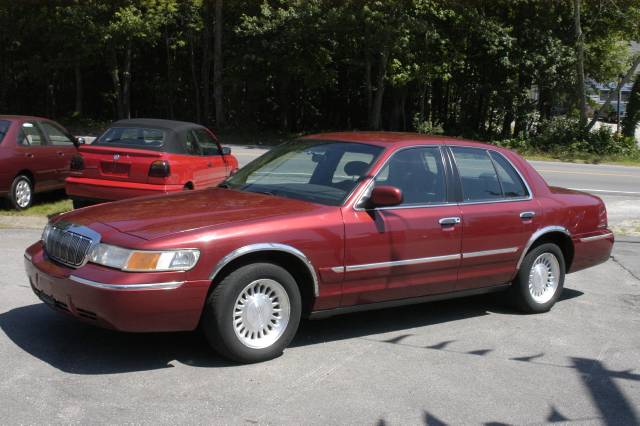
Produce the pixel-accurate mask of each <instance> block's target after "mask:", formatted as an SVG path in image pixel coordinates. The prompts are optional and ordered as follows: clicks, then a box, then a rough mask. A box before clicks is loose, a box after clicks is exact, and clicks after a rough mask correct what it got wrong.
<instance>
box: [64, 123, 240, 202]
mask: <svg viewBox="0 0 640 426" xmlns="http://www.w3.org/2000/svg"><path fill="white" fill-rule="evenodd" d="M79 151H80V154H79V155H78V156H76V157H74V158H73V161H72V162H71V175H70V176H69V178H68V179H67V181H66V191H67V195H69V197H70V198H71V199H72V200H73V205H74V207H75V208H78V207H85V206H87V205H90V204H95V203H98V202H102V201H113V200H121V199H124V198H131V197H139V196H144V195H153V194H167V193H170V192H177V191H183V190H187V189H201V188H206V187H209V186H215V185H217V184H218V183H220V182H221V181H223V180H224V179H226V178H227V177H228V176H229V175H230V174H231V173H233V172H235V171H236V170H237V169H238V161H237V160H236V158H235V157H234V156H232V155H231V150H230V149H229V148H226V147H225V148H223V147H221V146H220V144H219V143H218V141H217V140H216V138H215V136H214V135H213V133H211V132H210V131H209V130H208V129H207V128H205V127H203V126H200V125H198V124H194V123H187V122H182V121H170V120H155V119H135V120H121V121H117V122H115V123H113V125H112V126H111V127H110V128H109V129H108V130H107V131H106V132H104V134H103V135H102V136H100V137H99V138H97V139H96V140H95V141H94V142H93V143H92V144H91V145H81V146H80V148H79Z"/></svg>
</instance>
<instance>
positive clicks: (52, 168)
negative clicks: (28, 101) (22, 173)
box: [16, 121, 60, 191]
mask: <svg viewBox="0 0 640 426" xmlns="http://www.w3.org/2000/svg"><path fill="white" fill-rule="evenodd" d="M16 157H17V158H16V161H17V162H19V163H20V164H22V165H23V166H22V167H20V168H21V169H27V170H29V171H30V172H31V173H33V177H34V180H35V189H36V191H41V190H46V189H52V188H56V187H59V186H60V185H59V182H58V176H57V169H56V165H57V164H58V161H57V160H58V159H57V156H56V154H55V148H54V147H52V146H49V145H47V140H46V138H45V136H44V134H43V133H42V131H41V130H40V128H39V127H38V125H37V123H36V122H35V121H25V122H23V123H22V124H21V127H20V131H19V132H18V139H17V141H16Z"/></svg>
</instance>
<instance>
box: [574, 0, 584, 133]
mask: <svg viewBox="0 0 640 426" xmlns="http://www.w3.org/2000/svg"><path fill="white" fill-rule="evenodd" d="M580 2H581V0H573V19H574V24H575V36H576V73H577V78H576V94H577V100H578V108H579V109H580V126H582V127H584V126H586V125H587V97H586V94H585V91H584V34H582V27H581V25H580Z"/></svg>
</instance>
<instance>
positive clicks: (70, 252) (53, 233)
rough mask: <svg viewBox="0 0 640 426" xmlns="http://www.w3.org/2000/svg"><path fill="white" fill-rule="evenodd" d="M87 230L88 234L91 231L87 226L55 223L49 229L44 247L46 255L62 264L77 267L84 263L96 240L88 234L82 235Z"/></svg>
mask: <svg viewBox="0 0 640 426" xmlns="http://www.w3.org/2000/svg"><path fill="white" fill-rule="evenodd" d="M83 230H88V231H90V232H88V234H92V233H93V232H92V231H91V230H89V229H88V228H84V227H76V226H73V225H69V224H62V225H61V226H58V224H55V225H53V226H52V227H51V229H50V230H49V233H48V235H47V236H46V240H45V241H44V249H45V252H46V253H47V255H48V256H49V257H50V258H51V259H53V260H55V261H57V262H60V263H62V264H63V265H66V266H70V267H72V268H77V267H79V266H82V265H84V263H85V262H86V259H87V256H88V255H89V251H90V250H91V248H92V247H93V245H94V244H95V243H97V241H95V240H94V239H93V238H91V236H90V235H83V234H85V233H86V232H83Z"/></svg>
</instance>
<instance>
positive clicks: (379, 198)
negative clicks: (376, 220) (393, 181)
mask: <svg viewBox="0 0 640 426" xmlns="http://www.w3.org/2000/svg"><path fill="white" fill-rule="evenodd" d="M403 199H404V198H403V196H402V191H401V190H400V189H399V188H396V187H395V186H390V185H380V186H376V187H375V188H373V191H371V196H370V197H369V206H370V207H372V208H376V207H391V206H397V205H398V204H402V201H403Z"/></svg>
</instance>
